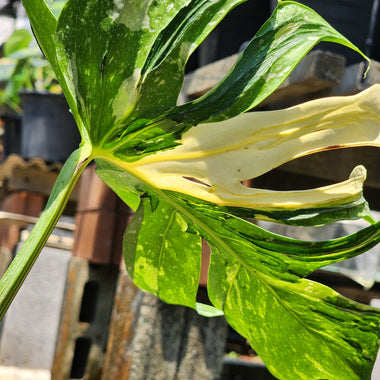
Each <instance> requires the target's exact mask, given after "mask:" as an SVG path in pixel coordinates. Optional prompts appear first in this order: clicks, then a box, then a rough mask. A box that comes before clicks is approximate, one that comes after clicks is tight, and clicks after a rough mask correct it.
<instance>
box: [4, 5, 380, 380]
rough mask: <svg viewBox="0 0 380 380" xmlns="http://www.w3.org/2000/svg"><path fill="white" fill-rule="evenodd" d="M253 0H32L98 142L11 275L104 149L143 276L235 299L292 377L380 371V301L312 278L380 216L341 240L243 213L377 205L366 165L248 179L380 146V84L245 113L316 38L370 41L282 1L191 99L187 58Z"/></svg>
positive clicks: (54, 59)
mask: <svg viewBox="0 0 380 380" xmlns="http://www.w3.org/2000/svg"><path fill="white" fill-rule="evenodd" d="M239 3H240V1H238V0H235V1H234V0H210V1H206V0H178V1H169V0H163V1H155V0H125V1H116V0H115V1H113V0H101V1H98V0H86V1H82V0H68V1H67V3H66V4H65V6H64V7H63V9H62V11H61V13H60V15H59V19H58V21H57V19H56V18H55V16H54V15H53V14H52V13H51V11H50V9H49V7H48V6H47V5H46V4H45V2H44V1H43V0H24V4H25V8H26V10H27V12H28V14H29V17H30V19H31V24H32V27H33V29H34V32H35V33H36V35H37V39H38V41H39V44H40V46H41V48H42V50H43V52H44V53H45V56H46V57H47V58H48V60H49V61H50V62H51V64H52V67H53V69H54V70H55V73H56V75H57V77H58V79H59V81H60V83H61V85H62V88H63V90H64V92H65V95H66V97H67V98H68V101H69V104H70V107H71V109H72V112H73V114H74V116H75V118H76V120H77V123H78V127H79V129H80V131H81V133H82V138H83V140H84V144H82V146H81V150H80V152H85V153H86V154H84V153H83V155H82V153H81V154H79V155H74V156H73V157H72V158H71V159H70V160H69V163H68V166H67V167H68V168H69V169H70V170H67V171H65V173H66V174H65V175H64V176H63V177H64V179H65V181H63V185H62V182H60V181H59V183H58V184H57V187H56V190H55V191H54V192H53V195H54V196H53V198H52V199H53V200H52V201H51V202H50V203H49V205H48V208H47V213H45V214H44V216H43V219H42V222H41V223H40V224H39V226H40V227H38V228H37V229H36V232H35V233H34V238H33V239H35V238H36V236H37V235H38V233H39V232H40V233H41V236H42V237H38V239H37V240H36V241H34V240H32V243H28V244H27V247H26V248H25V250H24V251H23V252H22V256H21V258H20V259H17V260H21V261H18V262H19V263H20V262H21V264H17V265H16V270H15V269H14V268H15V267H12V268H11V270H10V272H9V273H10V274H8V275H7V278H13V279H16V280H15V281H13V280H12V281H13V282H11V285H10V286H9V283H8V282H7V281H8V280H5V282H2V283H0V284H5V285H4V287H5V288H8V290H7V292H8V291H9V289H11V291H9V293H7V294H8V295H9V294H14V289H15V284H19V281H18V279H19V278H21V277H23V276H24V275H25V273H24V269H23V266H24V265H25V267H27V266H28V265H29V264H30V265H31V262H32V261H33V260H35V258H36V256H37V255H38V250H39V249H40V248H41V246H42V244H43V242H44V239H45V238H46V235H47V233H48V232H49V231H50V228H52V227H51V226H50V224H49V217H50V219H51V221H52V222H53V224H54V222H55V221H56V217H57V215H58V214H59V212H61V210H62V206H63V203H64V200H66V199H67V194H68V193H69V191H70V190H71V184H72V183H74V180H71V179H70V178H68V177H67V175H69V176H70V175H71V176H72V177H73V178H74V179H76V178H77V176H78V175H79V172H80V170H82V167H83V165H85V164H87V163H88V162H89V161H90V160H92V159H95V161H96V163H97V167H98V168H97V172H98V174H99V176H100V177H101V178H102V179H103V180H104V181H105V182H106V183H107V184H109V185H110V186H111V187H112V188H113V189H114V190H115V191H116V192H117V193H118V194H119V195H120V196H121V197H122V199H123V200H124V201H126V202H127V203H128V204H129V205H131V207H133V208H134V209H136V210H137V211H136V214H135V217H134V219H133V221H132V223H131V225H130V227H129V229H128V230H127V231H126V234H125V240H124V248H125V252H126V266H127V269H128V271H129V273H130V275H131V276H132V277H133V280H134V281H135V282H136V283H137V284H138V285H139V286H141V287H142V288H143V289H145V290H148V291H150V292H152V293H154V294H157V295H159V296H160V297H161V298H162V299H163V300H165V301H166V302H170V303H178V304H183V305H187V306H190V307H193V308H196V309H198V310H199V311H201V312H202V313H206V314H208V315H210V314H220V313H221V312H224V314H225V316H226V318H227V320H228V321H229V322H230V323H231V324H232V326H233V327H234V328H235V329H237V330H238V331H239V332H241V334H242V335H244V336H246V337H247V338H248V339H249V340H250V342H251V343H252V345H253V347H254V348H255V350H256V351H257V352H258V353H259V354H260V356H261V357H262V358H263V359H264V360H265V362H266V364H267V366H268V367H269V369H270V370H271V372H272V373H274V374H275V375H276V376H278V377H279V378H281V379H291V380H296V379H326V378H327V379H350V380H351V379H352V380H353V379H369V376H370V371H371V368H372V365H373V362H374V360H375V357H376V354H377V350H378V334H379V332H378V328H379V324H380V321H379V319H380V313H379V311H378V310H376V309H374V308H370V307H368V306H363V305H359V304H357V303H354V302H352V301H349V300H347V299H345V298H343V297H341V296H339V295H338V294H337V293H335V292H334V291H332V290H331V289H328V288H326V287H324V286H322V285H319V284H317V283H314V282H311V281H309V280H306V279H304V278H303V277H304V276H306V275H308V274H309V273H310V272H312V271H313V270H315V269H317V268H320V267H322V266H324V265H327V264H331V263H335V262H338V261H341V260H344V259H346V258H349V257H354V256H356V255H358V254H360V253H361V252H363V251H365V250H366V249H368V248H370V247H372V246H373V245H374V244H376V243H377V242H378V241H379V235H380V233H379V231H380V225H379V223H376V224H374V225H372V226H370V227H368V228H366V229H364V230H363V231H360V232H359V233H356V234H353V235H350V236H347V237H344V238H342V239H337V240H331V241H326V242H302V241H297V240H293V239H289V238H285V237H281V236H278V235H275V234H271V233H269V232H266V231H264V230H262V229H260V228H258V227H257V226H255V225H254V224H252V223H249V222H248V221H245V220H243V219H241V218H239V217H238V215H248V216H255V217H262V218H264V219H269V218H272V219H276V220H278V221H280V222H286V223H299V224H315V223H327V222H331V221H332V220H335V219H337V218H340V217H342V216H343V215H345V216H349V217H352V218H355V217H361V216H363V215H365V216H367V211H368V209H367V205H366V203H365V201H364V200H363V198H362V185H363V182H364V180H365V174H366V173H365V169H364V168H363V167H360V166H359V167H357V168H356V169H354V171H353V174H352V176H351V177H350V178H349V179H348V180H347V181H343V182H341V183H338V184H336V185H331V186H327V187H325V188H320V189H311V190H308V191H304V192H272V191H267V190H262V189H254V188H252V189H250V188H247V187H244V186H243V185H242V184H241V182H242V181H243V180H245V179H250V178H253V177H255V176H257V175H260V174H262V173H265V172H266V171H268V170H271V169H272V168H274V167H276V166H278V165H280V164H282V163H284V162H286V161H289V160H291V159H294V158H297V157H300V156H303V155H306V154H311V153H313V152H316V151H322V150H325V149H333V148H336V147H338V146H339V147H343V146H358V145H374V146H378V145H379V139H378V136H379V109H380V101H379V99H380V95H379V93H380V89H379V87H374V88H373V89H370V90H369V91H367V92H364V93H363V94H360V95H357V96H355V97H349V98H333V99H329V100H321V101H316V102H311V103H308V104H306V105H303V106H299V107H298V108H297V107H296V108H291V109H288V110H283V111H278V112H277V113H272V112H268V113H266V112H265V113H252V114H246V115H240V116H237V115H239V114H240V113H242V112H244V111H246V110H248V109H250V108H252V107H254V106H255V105H257V104H258V103H259V102H260V101H262V100H263V99H265V98H266V97H267V96H269V95H270V94H271V93H272V92H273V91H274V90H275V89H276V88H277V87H278V86H280V84H281V83H282V82H283V81H284V80H285V79H286V77H287V76H288V75H289V74H290V72H291V70H292V69H293V68H294V67H295V65H296V64H297V63H298V62H299V61H300V60H301V59H302V57H303V56H304V55H305V54H306V53H307V52H308V51H309V50H310V49H311V48H313V47H314V46H315V45H316V44H317V43H318V42H320V41H332V42H337V43H341V44H344V45H346V46H348V47H351V48H352V49H354V50H357V49H356V48H355V47H354V46H353V45H351V44H350V42H349V41H347V40H346V39H345V38H344V37H343V36H341V35H340V34H339V33H337V32H336V31H335V30H334V29H333V28H331V27H330V26H329V25H328V24H327V23H326V22H325V21H324V20H323V19H322V18H320V17H319V16H318V15H317V14H315V13H314V12H313V11H311V10H310V9H309V8H307V7H305V6H303V5H300V4H297V3H294V2H291V1H284V2H280V4H279V5H278V7H277V8H276V10H275V12H274V14H273V16H272V17H271V18H270V19H269V20H268V22H267V23H266V24H265V25H264V26H263V27H262V28H261V29H260V30H259V32H258V33H257V34H256V36H254V38H253V39H252V41H251V42H250V44H249V45H248V46H247V48H246V49H245V50H244V52H243V53H242V54H241V56H240V58H239V59H238V61H237V62H236V64H235V66H234V67H233V68H232V69H231V71H230V72H229V74H228V75H227V76H226V78H225V79H224V80H222V81H221V82H220V83H219V84H218V85H217V86H216V87H215V88H214V89H213V90H211V91H210V92H209V93H208V94H206V95H205V96H203V97H202V98H200V99H198V100H196V101H193V102H190V103H188V104H185V105H183V106H178V107H177V106H176V105H175V101H176V97H177V95H178V92H179V89H180V84H181V81H182V79H183V70H184V65H185V63H186V60H187V59H188V57H189V55H190V54H191V52H192V51H193V50H194V49H195V48H196V46H198V45H199V43H200V42H201V41H202V40H203V39H204V38H205V37H206V35H207V34H208V33H209V32H210V31H211V29H212V28H213V27H214V26H215V25H216V23H217V22H219V21H220V20H221V19H222V18H223V17H224V15H225V14H226V13H227V12H228V11H229V10H230V9H231V8H232V7H234V6H235V5H237V4H239ZM357 51H358V50H357ZM358 52H359V51H358ZM359 53H360V52H359ZM177 70H178V72H177ZM235 116H236V117H235ZM232 117H234V118H233V119H231V118H232ZM226 119H230V120H226ZM201 122H202V123H203V124H200V125H198V124H199V123H201ZM359 122H360V129H359V128H358V123H359ZM82 150H83V151H82ZM73 164H75V165H74V166H73ZM62 186H63V191H62V194H61V192H60V191H59V190H60V189H61V190H62ZM55 197H56V198H57V199H58V200H56V199H55ZM50 213H51V214H50ZM46 215H47V216H46ZM53 224H52V225H53ZM41 226H43V229H42V230H41V229H40V228H41ZM41 231H42V232H41ZM200 237H203V238H204V239H206V240H207V241H208V242H209V244H210V246H211V249H212V254H211V265H210V268H209V283H208V291H209V296H210V299H211V301H212V303H213V305H214V306H210V307H206V306H204V305H200V304H197V303H196V293H197V287H198V281H199V272H200V263H201V245H200ZM28 250H30V251H31V252H28ZM25 258H26V259H25ZM30 265H29V266H30ZM15 273H16V275H15ZM2 286H3V285H0V290H1V289H2ZM0 294H1V293H0ZM8 295H7V296H6V297H5V298H4V300H5V301H4V302H1V305H2V313H4V311H5V309H6V307H7V306H8V305H9V300H10V299H11V297H9V296H8ZM3 305H4V306H3ZM0 316H1V315H0Z"/></svg>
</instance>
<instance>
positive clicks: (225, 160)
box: [108, 85, 380, 225]
mask: <svg viewBox="0 0 380 380" xmlns="http://www.w3.org/2000/svg"><path fill="white" fill-rule="evenodd" d="M379 99H380V85H375V86H373V87H371V88H369V89H368V90H366V91H363V92H361V93H360V94H357V95H354V96H351V97H330V98H326V99H318V100H315V101H312V102H308V103H304V104H301V105H299V106H295V107H292V108H289V109H286V110H280V111H266V112H250V113H246V114H242V115H239V116H236V117H235V118H232V119H229V120H225V121H222V122H215V123H207V124H200V125H198V126H196V127H193V128H188V129H187V130H185V132H184V133H183V134H182V136H181V139H180V140H179V136H178V135H177V134H175V133H176V128H175V127H176V126H175V125H173V123H170V121H167V120H163V121H161V122H160V123H151V124H147V125H146V127H145V128H142V129H140V130H138V131H137V132H135V134H136V138H135V137H131V135H129V136H128V135H127V136H126V137H125V138H124V139H123V140H121V142H122V144H123V145H120V146H117V147H116V149H115V153H114V154H115V156H114V157H112V156H111V155H110V156H109V157H108V159H109V160H111V161H113V162H114V163H115V164H116V165H117V166H120V167H122V168H124V169H125V170H126V171H127V172H129V173H131V174H133V175H135V176H136V177H137V178H140V179H141V180H142V181H143V182H145V183H148V184H149V185H151V186H152V187H157V188H160V189H165V190H171V191H175V192H178V193H182V194H184V195H187V196H190V197H195V198H198V199H200V200H203V201H206V202H210V203H213V204H217V205H219V206H223V207H228V208H229V210H230V212H233V213H234V214H235V215H242V216H245V217H254V218H257V219H269V218H270V219H277V220H278V221H280V222H283V223H289V224H299V225H301V224H305V225H311V224H323V223H331V222H333V221H335V220H337V219H338V218H340V217H350V218H358V217H363V216H367V215H368V209H367V205H366V202H365V201H364V200H363V198H362V191H363V187H362V186H363V183H364V180H365V178H366V170H365V168H364V167H362V166H358V167H356V168H355V169H354V170H353V172H352V173H351V175H350V177H349V178H348V179H347V180H346V181H342V182H340V183H337V184H333V185H329V186H325V187H321V188H316V189H310V190H303V191H270V190H266V189H258V188H248V187H246V186H244V185H243V184H242V182H243V181H244V180H248V179H251V178H255V177H258V176H259V175H262V174H264V173H266V172H268V171H269V170H271V169H273V168H275V167H277V166H280V165H281V164H283V163H285V162H287V161H290V160H292V159H295V158H298V157H302V156H305V155H308V154H312V153H314V152H320V151H323V150H329V149H336V148H338V147H350V146H360V145H371V146H380V139H379V136H380V118H379ZM358 123H360V129H359V128H358V127H357V126H358ZM177 127H178V129H180V130H181V127H182V128H183V126H182V125H178V126H177ZM170 134H171V136H170ZM175 139H177V140H175ZM157 142H160V143H159V144H157ZM128 144H132V145H129V146H128ZM165 144H167V145H165ZM170 145H172V146H174V147H173V148H172V149H168V147H170ZM127 147H128V149H127ZM150 147H151V148H150ZM137 148H138V151H139V153H140V156H141V157H142V158H141V159H139V160H133V161H131V160H130V157H129V154H130V153H129V152H130V150H132V152H133V149H136V150H137ZM157 148H160V149H161V151H158V152H155V150H156V149H157ZM164 148H166V149H164ZM150 150H152V151H153V152H155V154H149V153H150ZM253 162H254V163H255V164H254V165H253V164H252V163H253ZM249 210H251V212H249ZM319 211H320V212H319Z"/></svg>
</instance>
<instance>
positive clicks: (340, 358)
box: [209, 247, 380, 380]
mask: <svg viewBox="0 0 380 380" xmlns="http://www.w3.org/2000/svg"><path fill="white" fill-rule="evenodd" d="M212 250H213V254H212V257H211V265H210V280H209V295H210V299H211V300H212V302H214V303H215V304H216V305H217V306H218V305H219V303H221V304H222V305H223V311H224V314H225V316H226V319H227V321H228V322H229V323H230V324H231V325H232V326H233V327H234V328H235V329H236V330H237V331H238V332H240V333H241V334H242V335H243V336H245V337H246V338H247V339H248V340H249V341H250V343H251V345H252V346H253V348H254V349H255V351H256V352H257V353H258V354H259V355H260V357H261V358H262V359H263V360H264V362H265V364H266V366H267V367H268V368H269V370H270V371H271V372H272V374H273V375H274V376H276V377H277V378H279V379H283V380H287V379H288V380H295V379H305V380H308V379H350V380H353V379H356V380H365V379H368V380H369V379H370V378H371V369H372V366H373V364H374V360H375V357H376V355H377V352H378V337H377V334H378V327H379V322H380V314H379V310H376V309H374V308H371V307H369V306H365V305H360V304H358V303H355V302H353V301H350V300H348V299H346V298H344V297H342V296H340V295H339V294H337V293H336V292H334V291H333V290H331V289H329V288H327V287H325V286H323V285H320V284H318V283H315V282H312V281H308V280H302V279H299V280H296V279H293V280H288V281H286V280H283V279H281V278H278V277H277V278H276V277H275V276H274V275H270V276H268V275H266V274H264V273H260V272H259V271H257V270H255V269H253V268H252V269H247V268H246V267H245V266H244V265H242V264H240V263H238V262H237V261H236V260H233V259H232V260H231V257H230V255H228V254H226V253H225V251H224V250H218V249H215V247H212ZM252 289H254V292H253V291H252ZM220 306H221V305H220ZM220 306H219V307H220Z"/></svg>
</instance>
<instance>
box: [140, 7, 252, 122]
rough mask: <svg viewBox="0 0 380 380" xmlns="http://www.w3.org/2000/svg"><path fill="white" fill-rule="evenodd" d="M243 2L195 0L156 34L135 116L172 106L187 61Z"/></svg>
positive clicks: (175, 99)
mask: <svg viewBox="0 0 380 380" xmlns="http://www.w3.org/2000/svg"><path fill="white" fill-rule="evenodd" d="M244 1H246V0H219V1H216V0H213V1H210V0H195V1H191V2H189V4H188V5H187V6H186V7H184V8H182V9H181V11H180V12H178V14H177V15H176V17H175V18H174V19H173V20H172V21H171V22H170V24H168V25H167V27H166V28H165V29H163V30H162V31H161V33H160V34H159V35H158V37H157V39H156V40H155V42H154V45H153V46H152V48H151V51H150V54H149V56H148V57H147V60H146V62H145V65H144V67H143V70H142V77H143V79H142V81H141V84H140V85H139V98H138V101H137V104H136V109H135V111H134V115H136V116H135V117H141V116H144V115H147V114H149V113H151V112H152V113H157V111H158V110H162V109H165V108H168V107H173V106H175V105H176V103H177V98H178V95H179V93H180V90H181V87H182V82H183V78H184V70H185V65H186V62H187V60H188V58H189V57H190V55H191V54H192V53H193V52H194V50H195V49H196V48H197V47H198V46H199V44H200V43H201V42H202V41H203V40H204V38H205V37H206V36H207V35H208V34H209V33H210V31H211V30H212V29H213V28H214V27H215V26H216V25H217V24H218V23H219V22H220V20H221V19H222V18H223V17H224V16H225V15H226V14H227V13H228V12H229V11H230V10H231V9H232V8H233V7H235V6H236V5H238V4H240V3H243V2H244Z"/></svg>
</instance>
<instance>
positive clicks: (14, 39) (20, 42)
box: [3, 29, 32, 57]
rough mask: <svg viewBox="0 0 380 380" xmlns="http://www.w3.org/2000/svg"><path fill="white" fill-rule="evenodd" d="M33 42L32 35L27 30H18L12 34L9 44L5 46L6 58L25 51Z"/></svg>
mask: <svg viewBox="0 0 380 380" xmlns="http://www.w3.org/2000/svg"><path fill="white" fill-rule="evenodd" d="M31 41H32V35H31V34H30V32H29V31H28V30H26V29H18V30H16V31H14V32H13V33H12V35H11V36H10V37H9V39H8V40H7V42H6V43H5V44H4V48H3V49H4V57H9V56H10V55H11V54H13V53H15V52H17V51H19V50H21V49H25V48H27V47H28V46H29V44H30V42H31Z"/></svg>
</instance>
